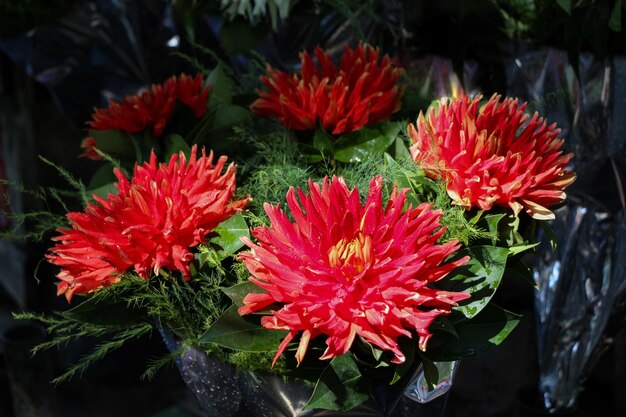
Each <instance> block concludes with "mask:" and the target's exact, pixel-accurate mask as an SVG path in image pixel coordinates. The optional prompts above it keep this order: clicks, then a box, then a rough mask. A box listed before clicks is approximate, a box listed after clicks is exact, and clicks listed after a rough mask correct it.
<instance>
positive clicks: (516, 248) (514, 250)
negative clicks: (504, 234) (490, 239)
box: [509, 242, 539, 255]
mask: <svg viewBox="0 0 626 417" xmlns="http://www.w3.org/2000/svg"><path fill="white" fill-rule="evenodd" d="M538 244H539V242H537V243H529V244H527V245H516V246H511V247H510V248H509V254H511V255H518V254H520V253H522V252H526V251H527V250H530V249H532V248H534V247H535V246H537V245H538Z"/></svg>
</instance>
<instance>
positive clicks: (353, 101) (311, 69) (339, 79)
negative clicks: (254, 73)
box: [252, 44, 403, 135]
mask: <svg viewBox="0 0 626 417" xmlns="http://www.w3.org/2000/svg"><path fill="white" fill-rule="evenodd" d="M379 55H380V53H379V51H378V49H374V48H373V47H372V46H370V45H364V44H359V46H357V47H356V48H355V49H354V50H353V49H350V48H349V47H347V46H346V47H345V51H344V55H343V57H342V59H341V65H340V66H339V67H337V66H335V64H333V62H332V60H331V57H330V54H329V53H328V52H324V51H323V50H322V49H321V48H319V47H318V48H316V49H315V57H316V58H317V62H318V65H315V63H314V62H313V59H312V58H311V56H310V55H309V54H308V52H306V51H305V52H303V53H302V54H301V61H302V70H301V72H300V73H296V74H292V75H291V74H287V73H285V72H282V71H277V70H274V69H272V68H271V67H268V69H267V72H268V74H267V76H262V77H261V81H263V83H264V84H265V86H266V87H267V88H268V91H259V92H258V93H259V96H260V98H259V99H257V100H256V101H255V102H254V103H253V104H252V110H253V111H254V112H255V113H256V114H257V115H259V116H261V117H275V118H277V119H278V120H279V121H280V122H281V123H282V124H283V125H285V126H286V127H288V128H289V129H294V130H309V129H315V128H316V125H317V123H318V122H319V123H320V124H321V126H322V127H323V128H324V129H325V130H326V131H328V132H331V133H332V134H334V135H339V134H342V133H346V132H353V131H355V130H358V129H360V128H362V127H364V126H368V125H371V124H374V123H378V122H381V121H384V120H385V119H387V118H388V117H389V116H391V115H392V114H393V113H395V112H397V111H398V110H400V98H401V96H402V93H403V90H402V89H401V88H400V87H399V86H398V85H397V84H396V83H397V80H398V77H400V75H401V74H402V70H401V69H400V68H396V67H394V66H392V64H391V60H390V59H389V56H387V55H385V56H384V57H383V59H382V61H381V62H380V64H379V62H378V61H379V59H378V58H379Z"/></svg>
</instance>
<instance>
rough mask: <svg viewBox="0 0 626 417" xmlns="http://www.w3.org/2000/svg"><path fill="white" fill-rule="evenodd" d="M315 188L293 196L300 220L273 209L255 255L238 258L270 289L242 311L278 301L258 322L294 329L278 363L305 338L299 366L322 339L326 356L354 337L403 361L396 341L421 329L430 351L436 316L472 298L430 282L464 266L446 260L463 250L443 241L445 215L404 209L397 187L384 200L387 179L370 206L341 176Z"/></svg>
mask: <svg viewBox="0 0 626 417" xmlns="http://www.w3.org/2000/svg"><path fill="white" fill-rule="evenodd" d="M309 187H310V194H308V195H307V194H305V193H304V192H303V191H302V190H298V192H297V193H296V191H295V190H294V189H293V188H291V189H290V190H289V192H288V193H287V204H288V205H289V208H290V210H291V214H292V216H293V218H294V222H291V221H290V220H289V218H288V217H287V215H286V214H285V213H284V212H283V211H282V210H281V209H280V207H278V206H272V205H269V204H266V205H265V211H266V213H267V215H268V216H269V219H270V221H271V225H270V226H269V227H265V226H263V227H258V228H256V229H254V230H253V235H254V236H255V237H256V238H257V239H258V243H257V244H254V243H252V242H251V241H250V240H249V239H243V240H244V243H245V244H246V245H247V246H248V247H249V248H250V249H251V251H250V252H245V253H243V254H242V255H241V259H242V260H243V261H244V263H245V265H246V267H247V268H248V270H249V271H250V273H251V274H252V276H251V277H250V281H252V282H253V283H255V284H256V285H258V286H259V287H261V288H262V289H264V290H265V291H266V293H261V294H254V293H253V294H248V295H247V296H246V297H245V298H244V304H245V305H244V306H243V307H241V308H240V309H239V313H240V314H249V313H252V312H255V311H260V310H264V309H266V308H267V307H268V306H270V305H272V304H274V303H279V304H280V305H281V307H280V308H279V309H277V310H274V311H272V312H271V313H272V314H271V315H268V316H263V318H262V319H261V323H262V325H263V326H264V327H265V328H267V329H280V330H287V331H289V333H288V335H287V336H286V337H285V339H284V340H283V342H282V343H281V344H280V347H279V348H278V352H277V353H276V357H275V359H274V361H276V359H277V358H278V357H279V356H280V355H281V354H282V352H283V351H284V350H285V348H286V347H287V345H288V344H289V342H290V341H291V340H292V339H293V338H294V337H295V336H296V334H298V333H299V332H302V334H301V337H300V342H299V347H298V350H297V353H296V358H297V360H298V362H300V361H301V360H302V358H303V357H304V354H305V352H306V349H307V346H308V344H309V341H310V340H311V339H313V338H314V337H316V336H318V335H326V336H327V338H326V344H327V346H328V347H327V349H326V351H325V353H324V355H323V356H322V359H328V358H332V357H334V356H339V355H342V354H344V353H346V352H347V351H348V349H350V346H351V345H352V343H353V341H354V338H355V337H356V336H357V335H359V336H360V337H362V338H363V339H364V340H366V341H368V342H370V343H372V344H374V345H376V346H378V347H380V348H381V349H384V350H389V351H391V352H393V354H394V361H395V362H398V363H399V362H403V361H404V359H405V357H404V354H403V353H402V352H401V350H400V348H399V347H398V343H397V339H398V337H399V336H402V335H404V336H408V337H411V336H412V333H411V331H415V332H417V334H418V336H419V346H420V348H421V349H425V348H426V344H427V341H428V339H429V338H430V337H431V333H430V332H429V330H428V327H429V325H430V324H431V323H432V321H433V320H434V318H435V317H437V316H439V315H442V314H447V313H449V312H450V309H451V307H452V306H454V305H456V303H457V301H460V300H463V299H465V298H467V297H469V295H468V294H466V293H452V292H445V291H440V290H437V289H434V288H430V287H429V286H428V284H430V283H432V282H435V281H438V280H439V279H441V278H443V277H444V276H445V275H446V274H447V273H448V272H450V271H451V270H452V269H453V268H455V267H456V266H458V265H462V264H464V263H465V262H466V261H467V258H462V259H459V260H456V261H454V262H449V263H446V264H444V260H445V259H446V258H447V257H448V256H449V255H451V254H453V253H454V252H455V251H456V250H457V249H458V248H459V245H458V243H457V242H456V241H450V242H447V243H445V244H437V240H438V239H439V238H440V237H441V235H442V234H443V233H444V228H442V227H440V226H439V219H440V218H441V216H442V213H441V212H440V211H438V210H431V208H430V205H429V204H421V205H420V206H418V207H416V208H412V207H409V208H408V209H407V210H406V211H403V208H404V205H405V203H406V198H405V194H406V192H407V190H402V191H400V192H399V193H398V192H397V191H396V190H395V189H394V191H393V192H392V194H391V196H390V198H389V201H388V202H383V198H382V178H380V177H374V178H373V179H372V181H371V184H370V190H369V194H368V196H367V200H366V201H365V203H364V204H361V201H360V199H359V193H358V190H357V189H356V188H355V189H352V190H350V189H348V187H347V186H346V184H345V182H344V180H343V179H342V178H336V177H334V178H333V179H332V180H330V181H328V179H327V178H326V179H324V181H323V182H322V186H321V188H320V186H319V185H318V184H315V183H313V182H312V181H309ZM296 195H297V196H296ZM298 198H299V200H300V202H298Z"/></svg>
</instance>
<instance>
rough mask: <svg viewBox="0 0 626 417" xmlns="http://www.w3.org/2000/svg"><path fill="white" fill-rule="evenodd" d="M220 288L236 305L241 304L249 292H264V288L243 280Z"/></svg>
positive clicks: (239, 305)
mask: <svg viewBox="0 0 626 417" xmlns="http://www.w3.org/2000/svg"><path fill="white" fill-rule="evenodd" d="M220 290H222V292H223V293H224V294H226V295H227V296H228V298H230V299H231V300H232V301H233V303H234V304H235V305H236V306H237V307H241V306H243V299H244V298H245V297H246V295H248V294H250V293H264V292H265V290H264V289H263V288H261V287H259V286H258V285H256V284H254V283H252V282H250V281H245V282H242V283H239V284H235V285H233V286H232V287H221V288H220Z"/></svg>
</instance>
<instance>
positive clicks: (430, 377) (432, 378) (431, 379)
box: [420, 354, 439, 391]
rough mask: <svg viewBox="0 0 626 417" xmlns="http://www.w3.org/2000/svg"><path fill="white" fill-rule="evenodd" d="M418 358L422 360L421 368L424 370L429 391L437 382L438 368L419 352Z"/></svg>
mask: <svg viewBox="0 0 626 417" xmlns="http://www.w3.org/2000/svg"><path fill="white" fill-rule="evenodd" d="M420 358H421V360H422V369H423V370H424V379H425V380H426V385H428V390H429V391H430V390H432V389H433V388H435V387H436V386H437V384H438V383H439V369H438V368H437V365H435V363H434V362H433V361H431V360H430V359H428V358H427V357H426V356H424V355H421V354H420Z"/></svg>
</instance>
